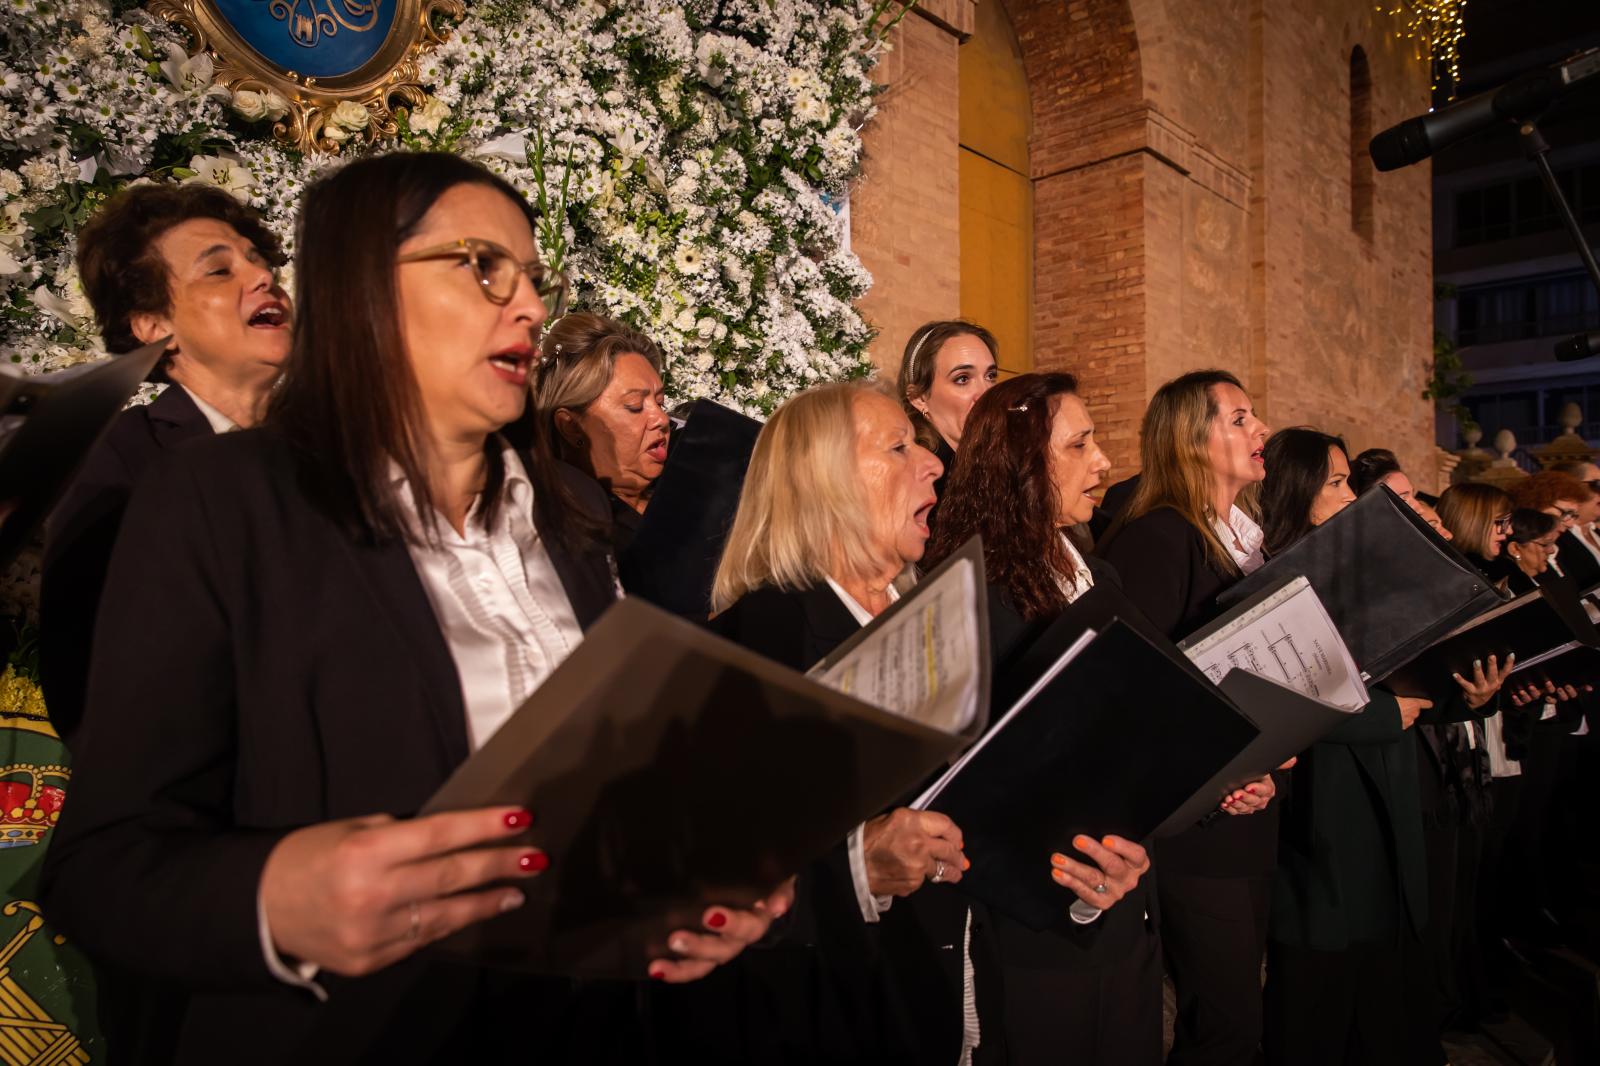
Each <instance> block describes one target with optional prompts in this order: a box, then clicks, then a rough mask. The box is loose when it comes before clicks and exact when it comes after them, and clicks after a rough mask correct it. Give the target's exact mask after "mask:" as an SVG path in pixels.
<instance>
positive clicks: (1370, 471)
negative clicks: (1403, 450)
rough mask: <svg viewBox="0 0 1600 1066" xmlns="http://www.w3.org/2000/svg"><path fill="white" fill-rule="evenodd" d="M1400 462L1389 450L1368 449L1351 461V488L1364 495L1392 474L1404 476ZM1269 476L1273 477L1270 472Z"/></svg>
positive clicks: (1358, 494) (1357, 493)
mask: <svg viewBox="0 0 1600 1066" xmlns="http://www.w3.org/2000/svg"><path fill="white" fill-rule="evenodd" d="M1404 472H1405V471H1403V470H1401V469H1400V460H1399V459H1396V458H1395V456H1394V452H1391V451H1390V450H1389V449H1388V448H1368V449H1367V450H1366V451H1364V452H1362V453H1361V454H1360V455H1358V456H1356V457H1355V458H1354V459H1352V460H1350V488H1351V489H1353V490H1354V491H1355V494H1356V495H1357V496H1360V495H1362V494H1363V493H1365V492H1366V491H1367V490H1368V489H1370V488H1372V486H1374V485H1376V484H1378V483H1379V482H1380V481H1382V480H1383V479H1384V478H1386V477H1388V476H1389V475H1390V474H1402V473H1404ZM1268 476H1269V477H1270V476H1271V472H1270V470H1269V471H1268Z"/></svg>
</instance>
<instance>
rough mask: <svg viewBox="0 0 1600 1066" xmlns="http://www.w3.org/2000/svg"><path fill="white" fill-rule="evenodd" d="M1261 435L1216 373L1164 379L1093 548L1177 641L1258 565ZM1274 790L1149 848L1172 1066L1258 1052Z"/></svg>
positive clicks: (1231, 1061)
mask: <svg viewBox="0 0 1600 1066" xmlns="http://www.w3.org/2000/svg"><path fill="white" fill-rule="evenodd" d="M1266 441H1267V427H1266V424H1265V423H1263V422H1262V421H1261V420H1260V419H1259V418H1257V417H1256V414H1255V409H1254V407H1253V406H1252V405H1251V403H1250V397H1249V396H1248V395H1247V394H1246V393H1245V391H1244V389H1243V388H1242V387H1241V386H1240V385H1239V381H1238V379H1237V378H1235V377H1234V376H1233V375H1232V374H1229V373H1226V372H1224V371H1220V370H1199V371H1195V372H1193V373H1189V374H1185V375H1183V376H1182V377H1180V378H1176V379H1175V380H1173V381H1169V382H1167V383H1166V384H1165V385H1163V386H1161V388H1159V389H1157V390H1156V394H1155V396H1154V397H1153V398H1152V399H1151V401H1150V406H1149V408H1148V409H1147V410H1146V411H1145V416H1144V422H1143V424H1142V425H1141V426H1140V430H1139V457H1140V460H1141V470H1140V478H1139V483H1138V487H1137V488H1135V489H1134V491H1133V497H1132V499H1130V500H1129V501H1128V503H1127V505H1126V507H1125V508H1124V509H1123V511H1122V512H1121V514H1120V515H1119V516H1118V518H1117V520H1116V522H1115V523H1114V524H1113V525H1112V527H1111V529H1110V531H1109V533H1108V534H1107V538H1106V540H1105V542H1104V543H1103V546H1102V547H1100V548H1099V549H1098V554H1099V555H1100V556H1101V557H1102V558H1103V559H1105V560H1106V561H1107V562H1109V563H1111V564H1112V565H1113V566H1115V567H1116V570H1117V573H1118V574H1120V575H1122V583H1123V587H1124V590H1125V591H1126V593H1127V595H1128V598H1129V599H1130V600H1132V601H1133V603H1134V605H1135V606H1137V607H1138V608H1139V609H1140V610H1141V611H1143V612H1144V614H1145V615H1146V616H1147V617H1148V618H1149V619H1150V621H1151V622H1153V623H1154V624H1155V625H1156V626H1157V627H1158V628H1159V629H1161V630H1162V631H1163V632H1164V633H1166V634H1167V635H1168V636H1170V637H1172V638H1173V639H1178V638H1180V637H1183V636H1185V635H1187V634H1188V633H1191V632H1193V631H1194V630H1195V629H1196V628H1197V627H1199V626H1200V625H1203V624H1204V623H1205V622H1206V621H1208V620H1209V619H1210V618H1211V617H1213V616H1214V615H1215V614H1216V613H1217V607H1216V598H1217V594H1218V593H1220V592H1221V591H1222V590H1223V589H1225V588H1227V587H1228V586H1229V585H1231V584H1233V583H1234V582H1235V581H1237V580H1238V579H1239V578H1240V577H1242V576H1243V575H1244V574H1246V573H1249V572H1251V571H1253V570H1255V569H1256V568H1257V567H1259V566H1260V565H1261V563H1262V561H1263V556H1262V532H1261V527H1260V526H1258V525H1257V524H1256V522H1255V520H1254V519H1252V518H1251V517H1250V514H1249V513H1248V511H1249V510H1250V509H1253V507H1254V497H1255V493H1256V491H1257V486H1258V484H1259V483H1260V481H1261V480H1262V478H1263V477H1265V476H1266V467H1265V465H1264V462H1263V458H1262V449H1263V448H1264V447H1265V445H1266ZM1241 504H1242V506H1241ZM1274 791H1275V789H1274V784H1273V780H1272V777H1271V775H1268V776H1265V777H1263V778H1261V779H1260V780H1259V781H1256V782H1255V783H1253V784H1251V785H1249V786H1247V788H1246V789H1244V790H1243V791H1241V792H1237V793H1235V794H1234V795H1232V796H1230V797H1228V799H1227V800H1226V801H1225V802H1224V808H1223V809H1224V810H1225V811H1227V812H1228V813H1229V814H1231V815H1238V816H1239V817H1231V818H1223V819H1220V820H1218V821H1213V822H1209V823H1204V824H1202V825H1199V826H1196V827H1194V828H1192V829H1189V830H1186V831H1185V832H1182V833H1180V834H1177V835H1175V836H1171V837H1167V838H1164V839H1162V840H1159V841H1157V843H1156V847H1155V877H1156V887H1157V892H1158V896H1159V902H1160V909H1161V943H1162V950H1163V952H1164V954H1165V956H1166V962H1167V973H1168V974H1169V976H1171V978H1172V983H1173V986H1174V988H1175V989H1176V991H1177V997H1178V1016H1177V1022H1176V1027H1175V1030H1174V1038H1173V1045H1172V1052H1171V1055H1170V1057H1169V1058H1168V1062H1169V1063H1171V1064H1173V1066H1199V1064H1207V1066H1210V1064H1215V1066H1249V1064H1250V1063H1252V1062H1254V1061H1255V1058H1256V1055H1257V1054H1258V1049H1259V1045H1260V1043H1261V958H1262V954H1263V953H1264V951H1265V950H1266V936H1267V911H1268V904H1269V900H1270V896H1271V888H1272V875H1273V871H1274V869H1275V868H1276V865H1277V830H1278V826H1277V821H1278V819H1277V811H1276V808H1268V802H1269V801H1270V800H1271V799H1272V796H1273V794H1274Z"/></svg>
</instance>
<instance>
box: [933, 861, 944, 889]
mask: <svg viewBox="0 0 1600 1066" xmlns="http://www.w3.org/2000/svg"><path fill="white" fill-rule="evenodd" d="M943 880H944V860H943V859H940V860H939V864H938V865H937V866H935V867H934V868H933V883H934V884H936V885H937V884H939V883H940V882H941V881H943Z"/></svg>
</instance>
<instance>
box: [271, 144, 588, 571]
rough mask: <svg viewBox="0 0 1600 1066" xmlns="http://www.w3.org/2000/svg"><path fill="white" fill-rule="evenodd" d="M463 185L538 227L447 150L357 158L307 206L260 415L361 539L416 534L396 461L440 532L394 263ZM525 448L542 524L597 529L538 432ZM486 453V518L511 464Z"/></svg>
mask: <svg viewBox="0 0 1600 1066" xmlns="http://www.w3.org/2000/svg"><path fill="white" fill-rule="evenodd" d="M458 185H483V186H486V187H487V188H490V189H494V190H496V191H497V192H500V193H502V194H504V195H505V197H506V199H508V200H510V201H511V202H512V203H514V204H516V205H517V207H518V208H519V209H520V210H521V211H522V213H523V215H524V216H525V217H526V218H527V220H528V225H529V226H530V227H533V226H534V224H535V221H536V219H535V216H534V213H533V210H532V208H530V207H529V206H528V204H527V201H526V200H524V199H523V198H522V195H521V194H520V193H518V192H517V190H516V189H514V188H513V187H512V186H511V185H509V184H507V183H506V182H505V181H504V180H502V179H501V178H499V177H497V176H495V175H494V174H491V173H489V171H487V170H484V169H483V168H482V167H479V166H477V165H476V164H473V163H469V162H467V161H466V160H464V159H462V158H460V157H459V156H455V155H448V154H445V153H442V152H394V153H390V154H388V155H379V156H372V157H369V158H366V159H361V160H358V161H356V162H354V163H350V164H348V165H347V166H344V167H342V168H340V169H339V170H337V171H335V172H334V173H333V174H331V175H329V176H327V177H324V178H321V179H319V180H318V181H317V182H315V183H314V184H313V185H311V187H310V188H309V189H307V190H306V194H305V198H304V200H303V201H302V202H301V206H300V220H299V229H298V236H299V243H298V266H299V269H298V270H297V271H296V278H295V290H296V291H295V304H296V307H297V312H296V314H295V321H294V342H293V345H292V347H291V349H290V352H289V358H288V360H287V362H286V363H285V366H284V376H283V384H282V385H281V386H280V387H279V388H278V390H277V391H276V393H275V394H274V395H273V398H272V403H271V407H270V408H269V411H268V415H267V418H268V421H269V422H271V423H272V424H275V425H277V426H279V427H280V428H281V429H282V431H283V432H284V434H285V435H286V436H287V437H288V438H289V440H290V442H291V443H292V444H293V445H294V447H295V449H296V451H297V453H298V455H299V456H300V458H301V460H302V467H303V469H304V475H305V479H306V483H307V486H308V488H309V489H310V490H311V492H312V494H313V496H314V497H315V498H316V499H317V500H318V502H319V504H320V505H321V506H323V507H324V508H325V509H326V510H327V511H328V512H329V513H330V514H332V515H333V516H334V517H335V519H336V520H337V521H339V522H340V523H341V524H342V525H343V526H344V527H345V528H346V529H347V531H348V532H350V533H351V534H352V535H353V536H356V537H358V538H361V539H364V540H369V541H374V542H385V541H393V540H399V539H408V538H412V536H413V534H412V524H411V523H410V522H409V521H408V520H407V518H406V514H407V510H408V508H407V506H406V504H405V503H404V502H403V500H402V498H401V496H400V495H399V494H398V493H397V492H396V491H395V488H394V486H393V485H392V484H391V482H390V476H389V464H390V462H391V461H392V462H394V463H395V464H396V465H398V466H399V468H400V471H401V473H402V475H403V476H404V478H405V480H406V482H407V484H408V485H409V486H410V488H411V493H412V499H413V502H414V506H415V510H416V512H417V513H418V514H419V515H420V516H421V519H422V532H423V535H424V537H425V538H431V537H432V536H434V535H435V533H436V531H437V510H436V507H435V504H434V492H433V489H432V487H431V486H430V484H429V482H428V478H427V467H426V464H425V460H424V455H423V449H424V447H425V436H424V429H423V410H422V397H421V393H420V391H419V389H418V387H417V378H416V374H415V373H414V372H413V370H412V368H411V362H410V359H409V358H408V357H407V354H406V347H405V341H404V337H403V336H402V335H401V332H400V301H399V294H398V292H397V288H396V278H395V262H396V260H397V259H398V258H399V248H400V245H401V243H402V242H404V241H405V240H406V239H407V238H408V237H409V236H410V235H411V234H412V233H414V232H415V231H416V229H417V227H418V226H419V225H421V223H422V221H423V218H424V216H426V215H427V213H428V211H429V210H430V209H431V208H432V207H433V205H434V203H435V202H437V201H438V199H439V198H440V197H441V196H443V195H444V194H445V193H446V192H448V191H449V190H451V189H453V188H455V187H456V186H458ZM352 293H357V294H359V299H355V300H352V298H351V294H352ZM531 452H532V455H531V461H530V463H529V464H528V479H529V480H530V481H531V482H532V484H533V489H534V492H533V502H534V507H535V508H536V509H537V510H538V512H539V518H540V521H541V525H542V526H543V528H545V529H548V530H550V531H551V532H552V533H553V534H554V535H555V536H556V537H557V538H558V539H561V540H563V541H568V540H569V539H570V537H571V536H572V535H573V534H574V532H575V529H582V530H583V531H584V532H586V533H589V532H593V530H590V529H589V528H588V520H587V519H585V517H584V513H583V512H582V511H581V510H579V509H578V505H577V504H576V502H575V501H574V499H573V497H572V494H571V491H570V490H568V489H567V487H566V484H565V483H564V481H563V480H562V478H561V477H560V476H559V474H558V472H557V470H556V467H555V460H554V459H552V458H551V453H550V443H549V440H548V439H547V438H546V437H545V436H544V435H543V434H542V433H540V432H539V431H538V429H537V427H536V428H535V431H534V433H533V441H532V448H531ZM486 456H487V458H488V460H489V477H488V482H487V484H486V485H485V488H484V492H483V495H482V497H481V498H482V500H483V504H482V505H481V506H480V507H479V508H478V511H477V514H476V515H475V517H476V518H478V519H480V520H481V521H482V522H483V523H484V524H485V525H486V526H487V525H490V524H492V523H493V522H494V520H495V517H496V514H497V509H498V502H499V495H500V493H499V488H500V486H501V484H502V483H503V481H504V477H505V471H504V469H503V467H502V464H501V458H500V449H499V448H498V447H496V446H495V445H494V444H493V442H492V441H491V442H490V443H489V444H488V445H486Z"/></svg>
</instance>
